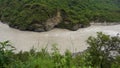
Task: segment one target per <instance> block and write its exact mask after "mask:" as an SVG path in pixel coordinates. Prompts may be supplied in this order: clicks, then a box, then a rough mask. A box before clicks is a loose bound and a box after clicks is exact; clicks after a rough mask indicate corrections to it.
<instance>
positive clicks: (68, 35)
mask: <svg viewBox="0 0 120 68" xmlns="http://www.w3.org/2000/svg"><path fill="white" fill-rule="evenodd" d="M96 32H103V33H105V34H109V35H112V36H114V35H117V33H120V25H109V26H103V25H92V26H90V27H87V28H82V29H79V30H77V31H69V30H66V29H58V28H55V29H53V30H51V31H48V32H31V31H20V30H17V29H13V28H10V27H9V26H8V25H6V24H3V23H1V22H0V41H5V40H10V42H11V44H12V45H13V46H15V47H16V52H17V51H20V50H23V51H28V50H30V49H31V48H33V47H34V48H36V49H37V50H40V49H41V48H44V47H47V49H48V51H51V47H52V45H53V44H57V47H58V48H59V50H60V52H61V53H63V52H64V51H65V50H66V49H68V50H70V51H71V52H79V51H83V50H85V49H86V48H87V47H88V45H87V43H86V40H87V38H88V37H89V36H95V35H96Z"/></svg>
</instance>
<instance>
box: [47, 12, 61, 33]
mask: <svg viewBox="0 0 120 68" xmlns="http://www.w3.org/2000/svg"><path fill="white" fill-rule="evenodd" d="M61 21H62V17H61V13H60V11H58V12H57V15H56V16H55V17H53V18H50V19H48V20H47V21H46V24H45V30H46V31H49V30H51V29H53V28H54V27H55V26H56V25H58V24H59V23H60V22H61Z"/></svg>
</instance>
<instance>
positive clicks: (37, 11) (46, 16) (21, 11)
mask: <svg viewBox="0 0 120 68" xmlns="http://www.w3.org/2000/svg"><path fill="white" fill-rule="evenodd" d="M58 13H59V15H60V16H59V17H57V16H58ZM0 20H1V21H4V22H8V24H9V25H10V26H11V27H14V28H17V29H21V30H31V31H48V30H51V29H52V28H54V27H59V28H67V29H71V30H77V29H78V28H81V27H87V26H89V23H90V22H91V21H96V22H104V21H107V22H119V21H120V1H119V0H11V1H9V0H0ZM48 20H49V22H48ZM57 20H59V21H57ZM48 23H49V24H48Z"/></svg>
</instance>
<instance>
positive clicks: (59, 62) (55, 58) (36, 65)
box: [0, 33, 120, 68]
mask: <svg viewBox="0 0 120 68" xmlns="http://www.w3.org/2000/svg"><path fill="white" fill-rule="evenodd" d="M87 42H88V44H89V45H90V46H89V48H88V49H87V50H86V51H84V52H81V53H76V54H74V55H73V54H72V53H71V52H69V51H68V50H67V51H66V52H65V54H64V55H61V54H60V52H59V50H58V49H57V47H56V45H53V48H52V50H53V52H52V53H49V52H48V51H47V49H46V48H44V49H42V50H41V51H37V52H36V51H35V49H31V50H30V51H29V52H22V51H21V52H19V53H14V52H13V50H14V47H12V46H11V45H10V44H9V42H8V41H5V42H0V68H120V37H118V36H114V37H110V36H108V35H105V34H102V33H98V34H97V37H89V38H88V40H87ZM8 47H9V49H8ZM113 52H115V53H113ZM112 53H113V54H112ZM114 54H116V55H114Z"/></svg>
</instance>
